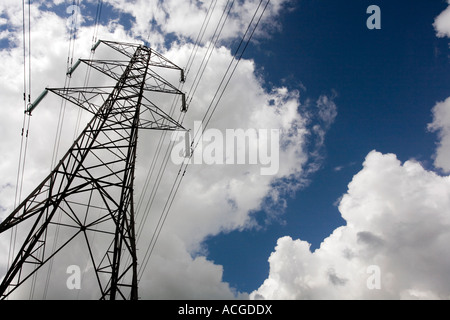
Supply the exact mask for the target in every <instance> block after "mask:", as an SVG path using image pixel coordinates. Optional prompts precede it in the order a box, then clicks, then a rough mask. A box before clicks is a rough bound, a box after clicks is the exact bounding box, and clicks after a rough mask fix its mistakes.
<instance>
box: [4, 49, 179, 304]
mask: <svg viewBox="0 0 450 320" xmlns="http://www.w3.org/2000/svg"><path fill="white" fill-rule="evenodd" d="M101 43H103V44H105V45H107V46H109V47H111V48H113V49H114V50H116V51H118V52H120V53H121V54H123V55H124V56H125V57H127V59H126V61H122V60H81V62H83V63H85V64H87V65H88V66H90V67H92V68H94V69H96V70H98V71H100V72H102V73H103V74H105V75H107V76H109V77H111V78H112V79H114V80H115V81H116V84H115V85H114V86H111V87H108V86H106V87H80V88H48V91H50V92H53V93H55V94H57V95H59V96H61V97H63V98H64V99H66V100H68V101H70V102H72V103H74V104H76V105H77V106H79V107H81V108H83V109H85V110H87V111H89V112H90V113H92V114H93V115H94V116H93V118H92V120H91V121H90V122H89V123H88V124H87V126H86V128H85V129H84V130H83V132H82V133H81V134H80V135H79V137H78V138H77V139H76V140H75V142H74V143H73V145H72V146H71V148H70V149H69V150H68V151H67V153H66V154H65V155H64V157H63V158H62V160H61V161H60V162H59V163H58V164H57V165H56V167H55V168H54V170H53V171H52V172H51V173H50V174H49V175H48V176H47V178H45V179H44V181H43V182H42V183H41V184H40V185H39V186H38V187H37V188H36V189H35V190H34V191H33V192H31V194H30V195H29V196H28V197H27V198H26V199H25V200H24V201H23V202H22V203H21V204H20V205H19V206H18V207H17V208H16V209H15V210H14V211H13V212H12V213H11V214H10V215H9V216H8V217H7V218H6V219H5V220H4V221H3V222H2V223H1V224H0V233H3V232H5V231H7V230H10V229H11V228H13V227H15V226H17V225H19V224H25V223H27V225H28V226H29V229H28V230H29V232H28V234H27V235H26V236H25V237H24V240H23V241H22V244H21V248H20V250H19V251H18V254H17V255H16V256H15V258H14V260H13V262H12V264H11V265H10V267H9V269H8V270H7V273H6V275H5V276H4V278H3V281H2V283H1V285H0V295H1V296H0V298H2V299H5V298H6V297H8V296H9V295H10V294H11V293H12V292H14V291H15V290H16V289H17V288H18V287H19V286H20V285H22V284H23V283H24V282H25V281H27V280H28V279H30V278H31V277H32V276H33V275H34V274H35V273H36V272H37V270H39V269H40V268H41V267H43V266H44V265H45V264H46V263H48V262H49V261H51V259H52V258H54V257H55V256H56V255H57V254H58V253H59V252H61V251H62V250H63V249H67V248H69V244H70V243H71V242H73V241H75V239H77V243H79V242H83V243H85V244H86V248H87V251H88V252H89V257H90V258H89V259H90V262H91V264H92V268H93V269H94V271H95V279H96V282H97V283H98V287H99V292H100V299H111V300H114V299H137V298H138V284H137V254H136V243H135V216H134V206H133V191H134V174H135V161H136V147H137V140H138V131H139V130H141V129H157V130H184V129H183V127H182V126H181V125H180V124H179V123H177V122H176V121H175V120H173V119H172V118H171V117H170V116H169V115H168V114H167V113H165V112H164V111H163V110H162V109H160V108H159V107H158V106H157V105H156V104H154V103H152V101H150V99H149V98H148V97H147V95H146V93H148V92H161V93H166V94H174V95H179V96H180V98H181V99H180V100H179V101H180V104H181V109H182V111H185V110H186V103H185V101H186V100H185V96H184V94H183V93H182V92H181V91H179V90H178V89H177V88H176V87H175V86H174V85H172V84H171V83H169V82H168V81H167V80H165V79H164V78H163V77H161V76H160V75H158V73H157V72H156V71H155V69H156V70H158V68H165V69H174V70H177V71H179V72H180V73H181V81H184V73H183V70H182V69H181V68H180V67H178V66H176V65H175V64H173V63H172V62H170V61H169V60H168V59H166V58H165V57H163V56H162V55H161V54H159V53H157V52H155V51H154V50H152V49H150V48H147V47H145V46H143V45H138V44H132V43H121V42H113V41H101ZM97 46H98V44H97V45H96V46H95V47H97ZM94 234H95V235H94ZM50 238H51V240H52V243H53V247H51V246H50V245H49V243H50ZM80 238H81V240H80ZM83 238H84V239H83Z"/></svg>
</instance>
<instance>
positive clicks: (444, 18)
mask: <svg viewBox="0 0 450 320" xmlns="http://www.w3.org/2000/svg"><path fill="white" fill-rule="evenodd" d="M448 3H449V6H448V7H447V9H445V10H444V11H443V12H442V13H441V14H440V15H439V16H437V17H436V19H435V21H434V23H433V26H434V28H435V30H436V32H437V36H438V37H440V38H444V37H450V1H448Z"/></svg>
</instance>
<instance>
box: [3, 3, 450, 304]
mask: <svg viewBox="0 0 450 320" xmlns="http://www.w3.org/2000/svg"><path fill="white" fill-rule="evenodd" d="M16 2H17V1H12V0H8V1H3V2H2V3H1V4H0V58H1V60H2V61H4V63H3V64H2V66H1V67H0V68H1V69H0V71H1V72H0V78H1V84H2V86H1V87H0V101H2V103H1V106H0V113H1V116H0V123H1V124H0V130H1V138H0V152H1V154H2V161H1V162H0V177H1V181H0V219H3V218H4V217H6V216H7V215H8V214H9V213H10V212H11V211H12V209H13V208H14V197H15V189H16V184H17V166H18V165H17V162H18V161H17V160H18V159H19V153H20V131H21V128H22V121H23V107H24V105H23V100H22V96H23V92H24V85H23V81H24V72H25V74H26V77H25V82H26V86H25V88H26V90H27V92H28V91H30V90H28V88H30V89H31V96H32V97H33V98H35V97H37V96H38V95H39V94H40V92H41V91H42V90H43V89H44V88H45V87H46V86H59V87H62V86H63V84H64V81H65V72H66V69H67V60H68V57H69V58H70V57H73V58H74V59H78V58H80V57H83V58H88V57H89V54H90V47H91V46H92V44H93V43H95V40H96V39H105V40H116V41H124V42H143V43H145V44H146V45H149V46H151V47H152V48H155V49H156V50H158V51H159V52H161V53H163V54H164V55H165V56H167V57H168V58H170V59H171V61H173V62H174V63H176V64H177V65H179V66H182V67H185V66H188V65H189V64H188V63H189V61H190V59H189V57H190V54H191V53H192V52H195V55H194V59H193V63H192V66H191V67H190V68H189V72H188V74H187V79H186V83H185V86H184V87H183V90H184V91H186V92H187V93H188V101H189V100H190V99H192V100H190V104H189V110H188V112H187V114H186V120H185V123H184V124H185V127H187V128H189V129H193V128H194V125H195V121H200V120H201V119H202V118H203V116H204V114H205V113H206V112H207V109H208V106H209V104H210V102H211V101H212V99H213V96H214V93H215V92H216V90H217V88H218V87H219V86H220V81H221V79H222V77H223V75H224V74H226V70H227V67H228V65H229V64H230V61H236V60H233V56H235V57H236V54H235V50H236V48H238V45H239V41H240V39H241V37H242V36H243V35H244V32H245V30H246V28H247V26H248V24H249V22H250V21H251V19H252V16H253V14H254V12H255V10H256V9H257V8H258V4H259V3H260V1H258V0H243V1H236V2H235V3H234V5H233V7H232V10H231V11H230V12H231V14H230V16H229V17H228V19H227V20H226V23H225V24H224V28H223V30H222V32H221V34H220V38H219V40H218V41H217V42H215V45H214V46H210V43H211V41H210V40H211V39H212V38H211V37H212V36H213V34H214V30H215V28H216V26H217V24H218V22H219V21H220V17H221V14H222V12H224V8H225V6H226V4H227V1H225V0H218V1H213V2H210V1H184V2H182V4H180V2H179V1H174V0H168V1H149V0H146V1H145V0H137V1H127V0H105V1H102V2H101V3H102V11H101V15H100V19H99V24H98V25H95V23H94V22H95V15H96V9H97V6H98V4H99V3H100V2H97V0H90V1H80V2H78V1H75V2H73V1H63V0H56V1H55V0H53V1H52V0H41V1H32V2H31V3H32V5H31V11H30V17H31V27H32V28H30V31H31V33H27V32H28V31H27V30H26V31H27V32H26V37H28V36H29V35H31V38H30V40H31V42H30V43H31V44H32V46H31V48H32V49H31V51H30V52H27V51H26V53H27V54H26V57H25V60H24V56H23V38H22V35H23V30H22V14H23V12H22V6H21V4H20V3H16ZM262 3H263V4H265V3H266V2H265V1H263V2H262ZM74 4H75V5H77V6H78V8H80V15H79V16H78V18H79V20H77V21H78V22H79V28H78V29H77V30H76V32H75V35H76V40H75V41H69V39H70V37H69V34H70V28H69V26H70V23H69V24H68V21H71V20H70V19H73V17H74V16H73V12H72V11H71V10H69V11H67V8H68V7H69V6H71V5H74ZM370 5H377V6H378V7H379V9H380V16H379V17H380V23H381V25H380V27H381V29H369V28H368V27H367V20H368V19H369V18H370V17H371V15H372V13H367V9H368V7H369V6H370ZM27 8H28V7H27V6H26V8H25V10H28V9H27ZM209 8H211V10H210V11H208V9H209ZM261 8H262V7H260V10H259V11H257V13H258V14H260V13H261V12H262V9H261ZM208 12H209V13H211V18H210V19H209V20H205V17H208ZM26 13H28V11H26ZM204 21H209V24H207V28H206V29H205V32H204V36H203V37H202V38H201V40H200V41H199V43H198V44H199V45H198V47H197V48H198V49H197V51H194V50H193V49H195V48H196V47H194V44H195V42H196V39H197V36H198V35H199V31H200V30H203V29H202V26H204V24H203V22H204ZM26 29H27V28H26ZM449 38H450V2H448V1H443V0H433V1H425V0H417V1H405V0H395V1H386V0H376V1H365V0H364V1H361V0H358V1H357V0H352V1H331V0H322V1H312V0H301V1H292V0H272V1H270V3H269V5H268V7H267V9H266V11H265V12H264V16H263V18H262V20H261V22H260V24H259V25H258V29H257V31H256V32H255V34H254V35H253V38H252V41H251V42H250V43H249V46H248V48H247V49H246V51H245V54H244V56H243V58H242V60H241V61H240V62H239V64H238V66H237V68H236V71H235V73H234V74H233V77H232V78H231V81H230V82H229V85H228V86H227V88H226V90H225V91H224V95H223V97H222V99H221V100H220V103H219V104H218V105H217V109H216V111H215V113H214V115H213V117H212V118H211V122H210V123H209V124H208V128H209V129H214V130H216V131H215V132H223V133H225V132H226V130H227V129H228V130H229V129H240V128H242V129H255V130H261V129H266V130H271V129H272V130H273V129H276V130H279V132H280V133H281V134H280V148H279V170H278V172H276V173H275V174H273V175H263V174H261V170H260V169H261V166H260V165H253V164H249V163H245V164H229V165H224V164H213V165H208V164H205V163H203V164H193V165H190V166H189V167H188V169H187V171H186V174H185V177H184V178H183V181H182V184H181V185H180V190H179V192H178V193H177V195H176V197H175V200H174V202H173V206H172V207H171V210H170V212H169V214H168V215H167V220H165V221H166V222H165V224H164V226H163V228H162V229H161V233H160V236H159V238H158V242H157V243H156V245H155V249H154V251H153V252H152V255H151V256H150V259H149V260H148V263H146V262H147V261H146V259H145V257H143V258H142V263H140V264H142V265H143V266H144V265H145V268H144V269H143V271H142V277H141V278H140V283H139V289H140V294H139V295H140V297H141V298H142V299H211V298H213V299H223V298H225V299H233V298H237V299H248V298H250V299H448V298H450V278H449V275H448V270H449V268H450V258H449V257H450V254H449V253H450V252H449V249H448V246H447V243H448V240H450V210H449V208H450V178H449V176H448V174H449V172H450V81H449V80H450V76H449V75H450V46H449V43H450V40H449ZM26 39H28V38H26ZM26 48H28V49H29V46H28V45H27V44H26ZM210 48H212V51H209V50H210ZM28 49H27V50H28ZM209 52H212V54H211V59H210V60H209V62H208V65H207V68H206V69H205V72H204V75H203V77H202V78H201V81H200V82H199V83H198V89H197V90H195V91H192V90H190V88H193V87H194V86H193V84H195V81H196V78H195V77H194V75H195V74H196V71H197V70H200V68H201V62H202V58H203V57H204V56H206V55H207V54H208V53H209ZM28 53H29V54H30V56H31V64H29V61H30V60H29V59H28ZM102 53H104V54H108V53H107V50H106V49H104V48H103V49H102V50H99V52H96V53H95V54H96V57H97V55H101V54H102ZM24 61H25V63H26V64H25V66H30V65H31V66H32V69H31V77H30V79H31V85H30V83H29V81H28V76H29V75H30V74H29V72H28V70H27V68H25V69H24ZM24 70H25V71H24ZM77 71H78V72H79V77H80V79H82V78H83V77H82V76H83V75H84V73H83V69H81V70H77ZM76 81H77V79H76V78H74V79H73V82H74V83H76ZM102 81H105V80H103V79H102V77H101V76H100V75H93V76H92V78H91V80H90V83H91V84H94V83H95V84H97V83H98V85H101V84H102V83H103V82H102ZM60 109H61V101H60V100H58V98H57V97H52V96H50V95H49V97H46V100H44V102H43V103H42V104H41V105H39V108H38V109H36V111H35V112H34V113H33V116H32V117H31V119H32V122H30V123H31V125H30V134H29V140H28V149H27V160H26V167H25V168H26V170H25V173H24V177H25V179H24V184H23V191H22V193H23V194H22V198H23V197H24V195H25V194H27V192H30V191H31V190H33V188H34V187H35V186H36V185H38V184H39V182H40V181H41V180H42V179H43V177H45V176H46V175H47V174H48V171H49V170H50V168H51V163H52V153H53V149H52V146H53V142H54V140H55V132H56V131H57V123H58V114H60V113H59V111H60ZM65 110H66V111H65V112H66V115H65V118H64V126H63V127H64V129H63V134H62V135H61V137H62V138H61V142H60V145H59V148H58V149H57V150H56V153H57V155H58V156H59V157H61V156H62V155H63V154H64V150H66V149H67V148H68V147H69V146H70V145H71V143H72V142H73V137H74V136H75V135H76V133H77V132H79V130H80V127H82V126H80V125H78V126H77V121H76V119H77V115H78V114H79V113H78V109H77V108H76V107H75V106H69V105H68V106H66V108H65ZM82 117H83V120H82V123H85V122H86V121H87V119H88V115H85V114H82ZM83 121H84V122H83ZM211 132H212V131H210V133H211ZM159 136H160V133H151V134H147V133H144V134H143V136H142V138H141V140H140V145H139V147H138V148H139V149H138V150H140V151H138V163H137V166H138V167H137V176H136V190H137V191H136V198H137V199H138V201H139V203H140V202H141V201H142V203H143V204H144V203H147V204H148V203H149V202H148V199H150V198H151V190H150V189H147V188H145V178H146V173H147V171H148V168H149V167H150V159H151V158H152V156H153V155H154V150H155V148H156V144H157V142H156V140H155V137H156V138H158V137H159ZM152 137H153V138H152ZM260 137H261V136H260ZM169 140H170V139H169V138H168V137H166V138H165V140H164V141H165V142H164V143H165V147H166V145H167V146H168V145H169ZM196 152H200V150H197V149H196ZM141 159H142V160H141ZM178 169H179V168H178V166H177V165H176V164H174V163H171V162H170V161H169V165H168V167H167V169H166V171H165V175H164V178H163V179H162V180H161V184H160V186H159V188H158V191H157V193H156V197H155V199H156V200H155V202H154V204H152V207H151V210H149V212H145V211H146V210H145V209H143V208H144V205H142V206H138V212H137V217H138V223H142V225H143V227H142V230H144V231H143V234H142V237H140V239H139V242H138V248H139V252H146V250H147V248H148V247H149V245H150V244H151V242H150V241H151V235H152V232H153V231H154V228H155V226H156V224H157V221H158V218H159V215H160V214H161V212H162V208H163V207H164V201H165V200H166V198H167V196H168V193H169V190H170V187H171V185H172V183H173V180H174V179H175V178H176V174H177V172H178ZM153 179H154V177H153ZM144 217H148V218H145V219H144ZM139 226H140V225H139ZM9 237H10V235H9V234H7V235H1V237H0V256H1V257H2V259H0V261H1V262H0V276H1V275H2V274H4V272H5V270H6V261H7V258H6V257H7V255H8V247H9ZM62 255H64V253H62ZM63 257H66V258H67V256H63ZM83 259H85V258H83ZM83 259H82V254H80V258H79V260H80V261H81V262H77V261H78V260H76V259H74V257H70V259H67V260H70V261H75V262H73V263H80V265H84V264H85V263H86V262H85V260H83ZM61 260H62V261H63V263H62V264H61V266H60V267H58V268H56V267H55V268H54V275H52V281H51V285H52V287H53V288H54V289H53V290H50V292H49V293H48V294H47V293H46V295H45V298H55V297H57V298H67V299H75V298H93V297H91V296H90V290H89V289H90V288H91V287H90V284H89V283H87V281H85V282H82V287H83V288H84V290H80V291H79V292H77V291H76V290H75V291H73V290H72V291H71V290H68V289H67V287H66V279H67V273H66V272H65V269H66V266H65V265H64V259H61ZM83 270H84V273H86V279H88V275H87V274H88V271H89V269H88V268H85V269H83ZM374 270H375V271H374ZM375 276H378V278H377V277H375ZM374 277H375V278H374ZM43 278H45V274H44V275H43ZM39 279H40V278H39ZM38 281H39V280H38ZM373 281H375V282H373ZM373 283H375V284H376V285H375V288H374V287H373V286H371V285H370V284H373ZM39 288H40V287H39V286H38V290H36V293H35V296H33V298H41V297H42V295H41V293H40V292H39ZM25 296H27V293H25V292H19V295H18V297H19V298H21V297H25Z"/></svg>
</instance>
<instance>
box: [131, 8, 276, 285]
mask: <svg viewBox="0 0 450 320" xmlns="http://www.w3.org/2000/svg"><path fill="white" fill-rule="evenodd" d="M263 2H264V1H263V0H261V1H260V3H259V5H258V8H257V9H256V10H255V13H254V15H253V17H252V20H251V21H250V23H249V25H248V28H247V30H246V32H245V34H244V35H243V37H242V39H241V42H240V44H239V47H238V48H237V49H236V54H235V55H234V56H233V58H232V60H231V62H230V65H229V66H228V69H227V71H226V72H225V74H224V76H223V77H222V81H221V83H220V85H219V87H218V88H217V91H216V94H215V95H214V98H213V99H212V100H211V103H210V105H209V107H208V110H207V111H206V113H205V116H204V118H203V119H207V122H206V125H204V128H203V131H202V133H203V132H204V130H206V128H207V126H208V124H209V122H210V120H211V118H212V116H213V114H214V113H215V111H216V109H217V107H218V105H219V102H220V101H221V99H222V97H223V95H224V92H225V91H226V89H227V87H228V85H229V84H230V82H231V79H232V77H233V75H234V73H235V71H236V69H237V66H238V64H239V62H240V61H241V59H242V57H243V55H244V53H245V51H246V49H247V47H248V44H249V43H250V41H251V39H252V37H253V35H254V33H255V31H256V29H257V27H258V25H259V23H260V22H261V19H262V17H263V15H264V13H265V11H266V9H267V7H268V5H269V3H270V0H267V2H266V4H265V6H264V8H263V9H262V12H261V13H260V15H259V18H258V19H257V21H256V23H255V19H256V17H257V14H258V12H259V10H260V7H261V5H262V3H263ZM247 36H248V37H247ZM246 37H247V39H246ZM244 42H245V44H244ZM243 44H244V45H243ZM242 45H243V46H242ZM240 50H241V51H240ZM239 51H240V52H239ZM233 64H234V67H233ZM223 84H224V85H223ZM222 85H223V87H222ZM216 97H217V100H216ZM215 100H216V101H215ZM210 111H211V112H210ZM208 113H209V115H208ZM197 134H198V133H196V136H197ZM198 143H199V141H197V143H195V139H194V141H193V142H192V147H193V148H192V150H193V151H192V152H191V154H190V156H189V159H188V161H186V162H185V163H184V164H181V165H180V170H179V172H178V175H177V176H176V178H175V181H174V183H173V184H172V188H171V191H170V193H169V196H168V198H167V200H166V203H165V205H164V208H163V211H162V214H161V216H160V222H158V226H157V228H156V230H155V232H154V234H153V236H152V239H151V242H150V245H149V246H148V247H147V250H146V253H145V256H144V258H143V263H142V264H141V265H140V268H139V271H138V279H139V280H140V279H141V278H142V276H143V274H144V272H145V269H146V268H147V266H148V262H149V260H150V257H151V255H152V253H153V250H154V248H155V245H156V243H157V241H158V238H159V236H160V234H161V230H162V228H163V226H164V224H165V222H166V219H167V217H168V215H169V212H170V209H171V207H172V205H173V202H174V199H175V196H176V194H177V192H178V190H179V187H180V185H181V182H182V180H183V178H184V176H185V174H186V172H187V168H188V166H189V163H190V160H191V158H192V156H193V154H194V151H195V148H196V147H197V146H198Z"/></svg>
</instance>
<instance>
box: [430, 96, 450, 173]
mask: <svg viewBox="0 0 450 320" xmlns="http://www.w3.org/2000/svg"><path fill="white" fill-rule="evenodd" d="M432 112H433V122H432V123H430V124H429V125H428V129H429V130H431V131H437V132H438V135H439V138H440V142H439V146H438V148H437V151H436V158H435V160H434V165H435V166H436V167H437V168H440V169H442V170H444V172H446V173H449V172H450V97H449V98H447V99H446V100H445V101H442V102H439V103H437V104H436V106H434V108H433V110H432Z"/></svg>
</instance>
